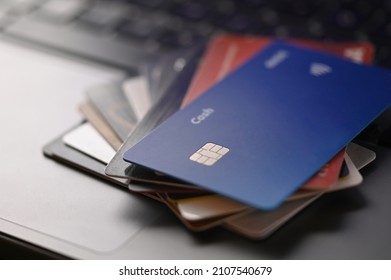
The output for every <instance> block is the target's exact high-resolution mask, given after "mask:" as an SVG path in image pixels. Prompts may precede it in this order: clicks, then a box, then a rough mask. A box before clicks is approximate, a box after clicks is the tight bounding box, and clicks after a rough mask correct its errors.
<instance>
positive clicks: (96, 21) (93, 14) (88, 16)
mask: <svg viewBox="0 0 391 280" xmlns="http://www.w3.org/2000/svg"><path fill="white" fill-rule="evenodd" d="M131 12H132V11H131V10H129V7H128V6H126V5H124V4H121V3H117V2H107V3H106V2H103V3H99V4H98V5H95V6H94V7H93V8H92V9H90V10H89V11H87V12H86V13H84V14H83V15H81V16H80V17H79V18H78V22H79V23H82V24H84V25H86V26H88V27H92V28H95V29H98V30H99V29H100V30H103V29H105V28H106V29H107V28H110V27H113V26H115V25H116V24H118V23H119V22H120V21H121V20H123V19H124V18H125V17H126V16H129V17H130V18H131V17H132V14H131ZM134 12H136V11H134Z"/></svg>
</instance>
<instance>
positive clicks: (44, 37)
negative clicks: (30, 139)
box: [0, 0, 391, 146]
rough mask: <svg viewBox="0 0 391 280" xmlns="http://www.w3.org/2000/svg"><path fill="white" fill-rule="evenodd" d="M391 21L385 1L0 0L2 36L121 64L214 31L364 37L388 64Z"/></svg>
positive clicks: (379, 60) (128, 65) (188, 43)
mask: <svg viewBox="0 0 391 280" xmlns="http://www.w3.org/2000/svg"><path fill="white" fill-rule="evenodd" d="M390 19H391V0H384V1H383V0H338V1H337V0H199V1H190V0H106V1H103V0H100V1H96V0H95V1H93V0H0V33H3V35H5V36H10V37H13V38H18V39H22V40H27V41H30V42H32V43H36V44H40V45H44V46H47V47H49V48H52V49H57V50H59V51H62V52H67V53H70V54H73V55H77V56H81V57H85V58H88V59H92V60H95V61H100V62H103V63H106V64H110V65H115V66H117V67H122V68H125V69H134V68H135V67H137V65H139V64H140V63H142V62H143V61H145V59H148V58H151V57H153V56H154V55H158V54H159V53H160V52H162V51H166V50H172V49H176V48H183V47H187V46H191V45H192V44H194V43H195V42H199V41H202V40H207V39H208V38H209V37H210V36H212V35H214V34H219V33H237V34H248V35H264V36H277V37H280V38H285V37H289V36H291V37H298V38H307V39H318V40H329V41H370V42H372V43H373V44H374V45H375V46H376V57H375V61H374V62H375V64H377V65H379V66H383V67H388V68H391V47H390V46H391V21H390ZM374 131H375V132H376V133H379V132H378V131H377V130H376V129H375V130H374ZM389 131H391V129H389ZM375 132H374V133H375ZM387 133H388V134H387ZM387 133H383V134H382V135H384V137H383V138H384V139H380V142H381V143H386V144H385V145H387V146H391V140H390V139H391V137H389V136H386V135H391V132H387ZM372 134H373V133H372ZM372 134H370V135H369V136H367V138H368V137H369V138H370V137H374V136H373V135H372ZM364 138H365V137H364ZM377 138H379V137H378V136H376V139H377ZM380 138H381V137H380Z"/></svg>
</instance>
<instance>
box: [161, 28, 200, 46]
mask: <svg viewBox="0 0 391 280" xmlns="http://www.w3.org/2000/svg"><path fill="white" fill-rule="evenodd" d="M156 39H157V41H159V42H160V43H161V44H163V45H164V46H166V47H169V48H178V47H188V46H190V45H192V44H194V43H195V42H199V40H201V39H202V37H201V36H200V35H198V34H196V33H193V32H191V31H187V30H186V31H178V30H170V29H166V30H162V31H161V32H160V33H159V34H158V35H157V38H156Z"/></svg>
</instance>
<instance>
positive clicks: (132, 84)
mask: <svg viewBox="0 0 391 280" xmlns="http://www.w3.org/2000/svg"><path fill="white" fill-rule="evenodd" d="M122 90H123V91H124V95H125V97H126V98H127V99H128V102H129V105H130V107H131V108H132V109H133V111H134V113H135V115H136V118H137V120H138V121H140V120H141V119H142V118H143V117H144V116H145V114H146V113H147V112H148V110H149V109H150V108H151V106H152V100H151V96H150V95H149V91H148V84H147V79H146V78H145V77H142V76H137V77H132V78H129V79H127V80H126V81H125V82H124V83H123V84H122Z"/></svg>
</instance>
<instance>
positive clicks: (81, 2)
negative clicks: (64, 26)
mask: <svg viewBox="0 0 391 280" xmlns="http://www.w3.org/2000/svg"><path fill="white" fill-rule="evenodd" d="M86 4H87V1H86V0H54V1H50V2H48V3H46V4H45V5H43V6H42V7H41V9H40V10H39V11H38V16H39V17H40V18H43V19H46V20H50V21H52V22H61V23H64V22H69V21H71V20H73V19H74V18H76V17H77V16H78V15H80V13H81V12H82V11H83V10H84V9H85V8H86Z"/></svg>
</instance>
